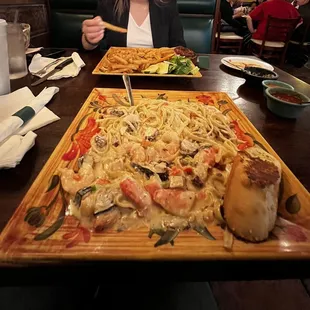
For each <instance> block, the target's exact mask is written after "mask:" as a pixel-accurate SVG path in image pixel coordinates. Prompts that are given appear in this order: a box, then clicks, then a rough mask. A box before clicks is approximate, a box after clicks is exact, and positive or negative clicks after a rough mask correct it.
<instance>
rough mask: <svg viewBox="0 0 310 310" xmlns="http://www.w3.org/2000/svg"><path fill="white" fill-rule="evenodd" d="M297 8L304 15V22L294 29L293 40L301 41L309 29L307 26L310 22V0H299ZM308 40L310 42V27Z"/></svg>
mask: <svg viewBox="0 0 310 310" xmlns="http://www.w3.org/2000/svg"><path fill="white" fill-rule="evenodd" d="M296 9H297V10H298V12H299V14H300V16H301V17H302V19H303V22H302V24H301V25H299V26H298V27H297V28H296V30H295V31H294V33H293V37H292V40H295V41H301V40H302V39H303V37H304V33H305V31H306V30H307V29H306V27H307V25H309V23H310V0H297V1H296ZM306 42H310V28H309V29H308V33H307V34H306Z"/></svg>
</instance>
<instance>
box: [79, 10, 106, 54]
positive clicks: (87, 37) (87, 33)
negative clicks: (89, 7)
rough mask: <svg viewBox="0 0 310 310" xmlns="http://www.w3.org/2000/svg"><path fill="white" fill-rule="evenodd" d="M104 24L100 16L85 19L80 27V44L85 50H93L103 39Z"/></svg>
mask: <svg viewBox="0 0 310 310" xmlns="http://www.w3.org/2000/svg"><path fill="white" fill-rule="evenodd" d="M104 30H105V28H104V24H103V21H102V19H101V17H100V16H97V17H95V18H93V19H86V20H84V22H83V26H82V32H83V37H82V43H83V46H84V48H85V49H93V48H94V47H95V46H96V45H98V44H99V42H100V41H101V40H102V39H103V37H104Z"/></svg>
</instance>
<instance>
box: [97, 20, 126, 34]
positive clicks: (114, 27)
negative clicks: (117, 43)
mask: <svg viewBox="0 0 310 310" xmlns="http://www.w3.org/2000/svg"><path fill="white" fill-rule="evenodd" d="M103 25H104V27H105V28H107V29H109V30H111V31H114V32H121V33H127V29H125V28H122V27H118V26H114V25H112V24H110V23H107V22H103Z"/></svg>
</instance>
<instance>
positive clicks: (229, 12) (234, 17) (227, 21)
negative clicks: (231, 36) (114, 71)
mask: <svg viewBox="0 0 310 310" xmlns="http://www.w3.org/2000/svg"><path fill="white" fill-rule="evenodd" d="M235 3H236V0H221V6H220V11H221V19H222V26H221V31H223V32H231V31H233V32H235V33H236V34H237V35H239V36H244V35H245V33H246V28H245V25H244V24H243V23H242V22H241V20H238V18H240V17H241V16H242V15H244V13H243V10H239V11H238V12H236V13H234V10H233V5H234V4H235ZM223 21H224V22H223Z"/></svg>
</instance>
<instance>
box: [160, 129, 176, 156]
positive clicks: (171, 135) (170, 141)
mask: <svg viewBox="0 0 310 310" xmlns="http://www.w3.org/2000/svg"><path fill="white" fill-rule="evenodd" d="M161 140H162V142H164V143H165V144H166V149H167V150H168V152H169V153H170V154H175V153H176V152H177V151H178V150H179V148H180V138H179V136H178V134H177V133H176V132H173V131H166V132H164V134H163V135H162V136H161Z"/></svg>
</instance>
